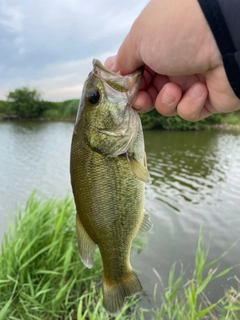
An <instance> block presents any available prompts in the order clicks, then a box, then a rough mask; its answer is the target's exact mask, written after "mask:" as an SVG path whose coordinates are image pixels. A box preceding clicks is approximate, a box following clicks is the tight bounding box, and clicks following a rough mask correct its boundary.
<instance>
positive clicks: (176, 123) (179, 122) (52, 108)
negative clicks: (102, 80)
mask: <svg viewBox="0 0 240 320" xmlns="http://www.w3.org/2000/svg"><path fill="white" fill-rule="evenodd" d="M40 104H41V108H42V109H43V111H42V113H41V116H40V117H39V118H37V119H36V118H35V119H34V120H42V121H43V120H61V121H66V120H67V121H74V120H75V117H76V114H77V109H78V105H79V100H78V99H75V100H66V101H63V102H51V101H41V102H40ZM140 117H141V121H142V124H143V128H144V129H161V130H206V129H211V128H219V129H227V128H230V129H231V128H233V129H240V111H236V112H232V113H229V114H214V115H212V116H210V117H208V118H206V119H204V120H201V121H198V122H189V121H185V120H183V119H181V118H180V117H178V116H174V117H163V116H161V115H160V114H159V113H158V112H157V111H156V110H152V111H151V112H148V113H145V114H140ZM4 118H9V119H16V114H15V113H14V112H13V111H12V108H11V102H8V101H1V100H0V119H4Z"/></svg>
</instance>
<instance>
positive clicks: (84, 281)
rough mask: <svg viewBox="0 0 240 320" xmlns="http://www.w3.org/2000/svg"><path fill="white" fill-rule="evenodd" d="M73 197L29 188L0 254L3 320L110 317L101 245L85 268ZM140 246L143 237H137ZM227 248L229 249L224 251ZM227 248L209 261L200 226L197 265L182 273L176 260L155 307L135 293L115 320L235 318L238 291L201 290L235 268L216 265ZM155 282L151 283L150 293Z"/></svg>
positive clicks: (238, 309) (0, 317)
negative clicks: (145, 305)
mask: <svg viewBox="0 0 240 320" xmlns="http://www.w3.org/2000/svg"><path fill="white" fill-rule="evenodd" d="M74 210H75V209H74V205H73V201H72V199H70V198H66V199H64V200H62V201H56V200H48V201H45V202H42V201H40V200H39V199H38V198H37V197H36V196H35V195H34V194H33V195H32V196H31V197H30V198H29V200H28V202H27V204H26V207H25V209H24V210H23V211H22V212H19V214H18V215H17V216H16V218H15V221H14V223H12V224H11V225H10V227H9V230H8V233H7V235H6V236H5V237H4V240H3V243H2V249H1V253H0V320H5V319H6V320H17V319H18V320H30V319H31V320H32V319H33V320H34V319H35V320H40V319H41V320H57V319H59V320H60V319H61V320H105V319H113V318H111V317H110V316H108V315H107V314H106V312H105V310H104V309H103V307H102V293H101V285H100V283H101V273H102V266H101V261H100V256H99V252H96V257H95V264H94V267H93V268H92V269H87V268H85V266H83V265H82V263H81V262H80V259H79V254H78V249H77V245H76V239H75V214H74ZM134 246H135V250H136V249H137V250H141V248H142V244H141V242H139V241H137V242H135V245H134ZM226 253H227V252H226ZM226 253H224V254H223V255H222V256H220V257H219V258H218V259H215V260H213V261H211V262H208V261H207V260H208V259H207V250H206V249H205V247H204V244H203V237H202V234H201V233H200V237H199V242H198V246H197V249H196V257H195V268H194V271H193V273H192V276H191V278H190V279H187V280H186V276H185V273H184V269H183V266H182V265H181V264H180V265H178V264H174V265H173V266H172V268H171V269H170V271H169V279H168V284H167V287H166V286H165V285H163V281H162V279H161V277H160V275H159V274H158V273H157V271H156V270H153V271H154V272H155V274H156V275H157V277H158V279H159V281H158V282H159V283H161V284H162V288H161V304H160V306H159V307H158V308H156V309H151V310H144V309H142V308H140V306H139V305H140V304H138V300H137V299H136V298H132V299H129V300H128V303H127V304H126V305H125V306H124V308H123V310H122V311H121V313H119V314H118V315H117V316H116V317H114V319H115V320H144V319H152V320H154V319H156V320H196V319H209V320H237V319H240V290H239V286H238V284H239V283H240V282H239V280H238V278H237V277H235V279H236V286H235V288H233V287H231V288H230V289H229V290H228V291H226V292H223V297H222V298H221V299H219V300H218V301H217V302H216V303H211V302H210V301H209V300H208V298H207V296H206V294H205V292H206V290H207V287H208V285H209V284H210V283H211V282H212V281H214V280H215V279H218V278H221V277H223V276H226V275H227V274H228V273H229V272H230V271H231V270H232V268H228V269H226V270H224V271H219V269H218V265H219V262H220V260H221V259H222V257H223V256H224V255H225V254H226ZM157 290H158V286H157V285H156V287H155V293H154V295H156V292H157Z"/></svg>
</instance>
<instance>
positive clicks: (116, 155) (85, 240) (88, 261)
mask: <svg viewBox="0 0 240 320" xmlns="http://www.w3.org/2000/svg"><path fill="white" fill-rule="evenodd" d="M141 75H142V70H137V71H136V72H134V73H132V74H130V75H126V76H121V75H120V74H119V73H114V72H112V71H110V70H108V69H106V68H105V67H104V66H103V65H102V64H101V63H100V61H98V60H93V71H92V72H91V73H90V74H89V76H88V78H87V80H86V82H85V85H84V88H83V93H82V97H81V101H80V105H79V109H78V114H77V118H76V123H75V127H74V132H73V138H72V146H71V161H70V171H71V183H72V190H73V194H74V200H75V204H76V211H77V214H76V233H77V241H78V247H79V251H80V257H81V260H82V262H83V263H84V264H85V266H86V267H88V268H91V267H92V266H93V263H94V252H95V248H96V245H97V246H98V247H99V250H100V253H101V257H102V262H103V276H102V287H103V304H104V307H105V309H106V310H107V312H108V313H110V314H116V313H117V312H118V311H119V310H120V309H121V308H122V306H123V304H124V300H125V298H126V297H129V296H132V295H135V294H136V293H139V292H141V291H142V286H141V283H140V281H139V279H138V277H137V275H136V274H135V273H134V272H133V270H132V267H131V264H130V261H129V259H130V250H131V244H132V241H133V239H134V238H135V237H136V235H137V234H138V233H141V232H144V231H148V230H150V229H151V227H152V223H151V221H150V219H149V216H148V215H147V213H146V212H145V211H144V185H145V183H146V182H149V181H150V177H149V173H148V170H147V165H146V155H145V151H144V139H143V132H142V126H141V121H140V118H139V115H138V114H137V112H136V111H135V110H134V109H133V108H132V107H131V106H132V103H133V101H134V99H135V96H136V93H137V91H138V88H139V84H140V81H141Z"/></svg>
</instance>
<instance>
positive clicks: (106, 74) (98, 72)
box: [93, 59, 143, 96]
mask: <svg viewBox="0 0 240 320" xmlns="http://www.w3.org/2000/svg"><path fill="white" fill-rule="evenodd" d="M93 73H94V74H95V76H97V77H99V78H100V79H101V80H102V81H103V82H106V83H107V84H108V85H109V86H110V87H112V88H113V89H115V90H116V91H119V92H127V93H128V95H129V96H132V95H134V94H135V93H137V91H138V89H139V86H140V83H141V78H142V74H143V67H142V68H139V69H137V70H136V71H135V72H133V73H130V74H127V75H124V76H123V75H121V74H120V72H113V71H111V70H109V69H107V68H106V67H105V66H104V65H103V64H102V63H101V62H100V61H99V60H98V59H94V60H93Z"/></svg>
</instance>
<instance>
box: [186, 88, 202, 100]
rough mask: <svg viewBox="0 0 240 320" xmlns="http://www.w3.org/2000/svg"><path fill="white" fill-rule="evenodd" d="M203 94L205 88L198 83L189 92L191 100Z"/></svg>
mask: <svg viewBox="0 0 240 320" xmlns="http://www.w3.org/2000/svg"><path fill="white" fill-rule="evenodd" d="M202 94H203V88H202V86H201V85H200V84H196V85H195V86H193V87H192V88H191V89H190V90H189V92H188V96H189V98H190V99H191V100H197V99H199V98H200V97H201V95H202Z"/></svg>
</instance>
